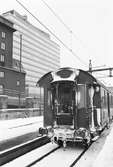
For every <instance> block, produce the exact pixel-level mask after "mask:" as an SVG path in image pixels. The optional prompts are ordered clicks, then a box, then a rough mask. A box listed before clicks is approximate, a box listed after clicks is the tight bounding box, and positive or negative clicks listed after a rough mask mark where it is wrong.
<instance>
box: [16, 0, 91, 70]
mask: <svg viewBox="0 0 113 167" xmlns="http://www.w3.org/2000/svg"><path fill="white" fill-rule="evenodd" d="M16 1H17V2H18V3H19V4H20V5H21V6H22V7H23V8H24V9H25V10H26V11H27V12H28V13H29V14H30V15H31V16H32V17H33V18H34V19H35V20H36V21H37V22H39V23H40V25H42V26H43V27H44V28H45V29H46V30H47V31H48V32H49V33H50V34H52V35H53V37H55V38H56V39H57V40H58V41H59V42H60V43H61V44H62V45H63V46H64V47H65V48H66V49H67V50H68V51H70V52H71V54H72V55H73V56H75V57H76V58H77V59H78V60H79V61H80V62H81V63H82V64H83V65H84V66H86V67H88V66H87V63H85V62H84V61H83V60H82V59H81V58H80V57H79V56H77V54H76V53H75V52H73V51H72V49H70V47H69V46H68V45H66V44H65V43H64V42H63V41H62V40H61V39H60V38H59V37H57V35H55V34H54V33H53V32H52V31H51V30H50V29H49V28H48V27H47V26H46V25H44V24H43V23H42V22H41V21H40V20H39V19H38V18H37V17H36V16H35V15H34V14H33V13H32V12H30V11H29V10H28V9H27V7H25V6H24V5H23V4H22V3H21V2H20V1H19V0H16Z"/></svg>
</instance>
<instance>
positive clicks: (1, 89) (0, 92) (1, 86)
mask: <svg viewBox="0 0 113 167" xmlns="http://www.w3.org/2000/svg"><path fill="white" fill-rule="evenodd" d="M3 90H4V87H3V85H0V94H3Z"/></svg>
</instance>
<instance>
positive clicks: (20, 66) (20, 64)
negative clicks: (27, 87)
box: [18, 34, 22, 108]
mask: <svg viewBox="0 0 113 167" xmlns="http://www.w3.org/2000/svg"><path fill="white" fill-rule="evenodd" d="M19 70H20V73H19V106H18V107H19V108H21V72H22V34H20V63H19Z"/></svg>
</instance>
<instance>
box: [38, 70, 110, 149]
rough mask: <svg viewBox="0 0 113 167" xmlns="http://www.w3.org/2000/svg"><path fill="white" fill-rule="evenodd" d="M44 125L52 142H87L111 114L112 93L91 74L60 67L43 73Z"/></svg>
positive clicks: (96, 133)
mask: <svg viewBox="0 0 113 167" xmlns="http://www.w3.org/2000/svg"><path fill="white" fill-rule="evenodd" d="M38 85H39V86H40V87H43V88H44V128H45V130H44V128H42V129H41V128H40V133H47V135H48V136H49V137H50V138H51V140H52V141H55V142H57V143H58V144H61V143H62V144H63V145H64V146H65V145H66V143H67V142H68V141H74V142H83V143H87V144H88V143H90V141H91V140H92V138H94V137H95V136H96V135H98V134H99V133H100V132H101V130H102V129H103V128H104V127H105V126H108V125H109V123H110V120H111V119H112V116H113V114H112V113H113V108H112V107H111V106H112V104H113V97H112V93H111V92H110V91H108V89H107V88H106V87H105V86H104V85H103V84H101V83H100V82H99V81H97V80H96V78H94V77H93V76H92V75H91V74H90V73H88V72H86V71H83V70H77V69H73V68H60V69H58V70H57V71H55V72H49V73H47V74H46V75H44V76H43V77H42V78H41V79H40V80H39V81H38Z"/></svg>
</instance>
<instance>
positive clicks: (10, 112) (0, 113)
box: [0, 106, 43, 120]
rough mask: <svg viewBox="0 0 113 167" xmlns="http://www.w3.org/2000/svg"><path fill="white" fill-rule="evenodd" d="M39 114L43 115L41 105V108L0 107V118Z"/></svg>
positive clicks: (25, 116)
mask: <svg viewBox="0 0 113 167" xmlns="http://www.w3.org/2000/svg"><path fill="white" fill-rule="evenodd" d="M41 115H43V106H42V107H41V108H17V109H0V120H9V119H16V118H28V117H35V116H41Z"/></svg>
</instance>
